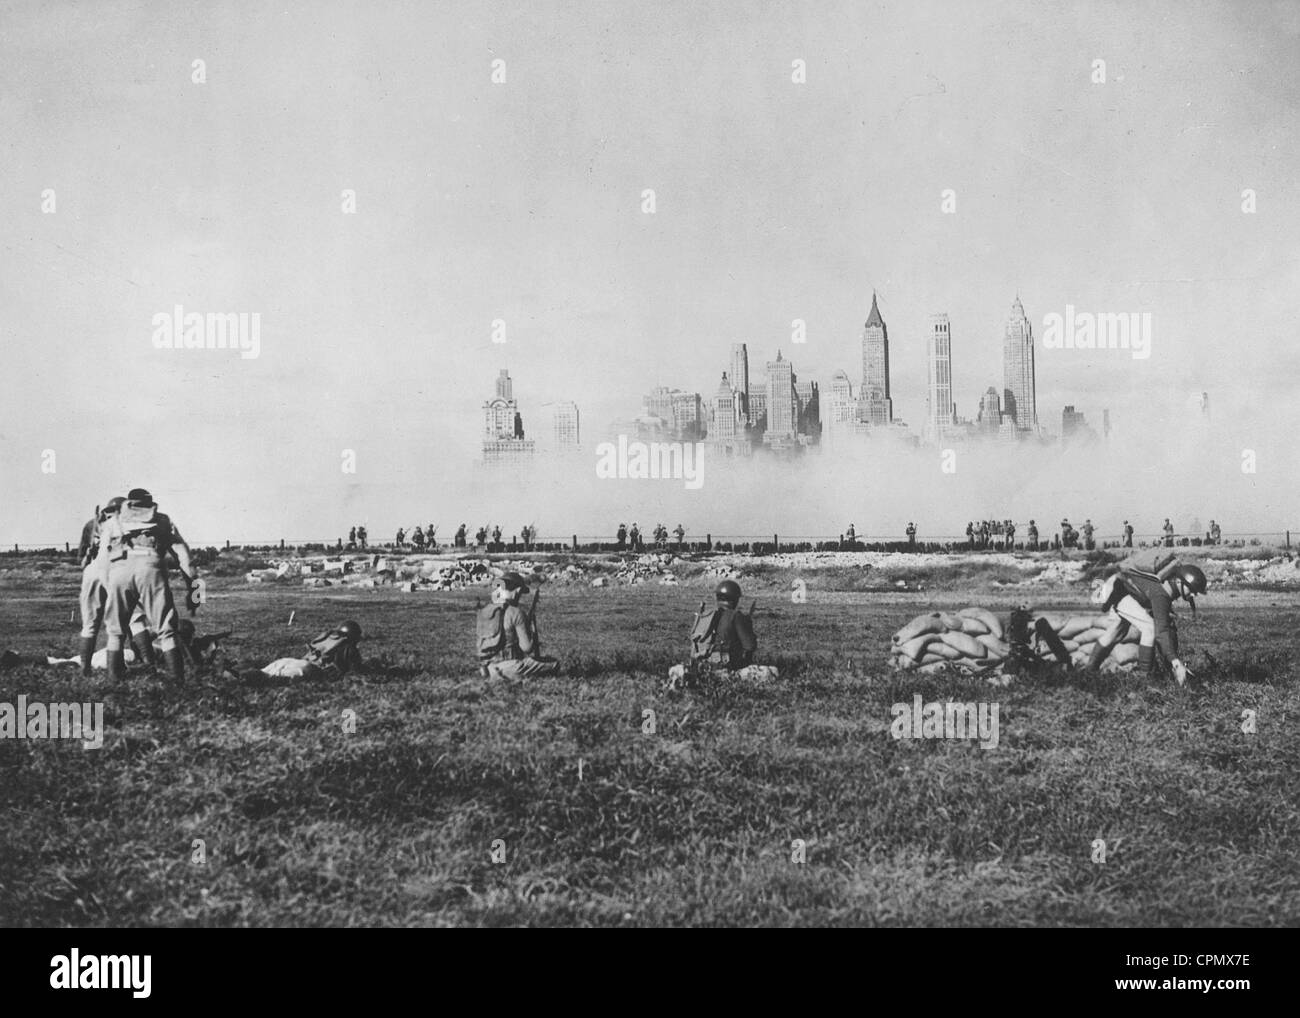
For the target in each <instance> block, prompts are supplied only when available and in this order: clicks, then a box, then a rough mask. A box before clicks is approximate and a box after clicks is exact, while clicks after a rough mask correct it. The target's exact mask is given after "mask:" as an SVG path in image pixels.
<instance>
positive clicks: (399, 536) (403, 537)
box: [396, 527, 406, 548]
mask: <svg viewBox="0 0 1300 1018" xmlns="http://www.w3.org/2000/svg"><path fill="white" fill-rule="evenodd" d="M405 540H406V531H405V530H403V529H402V528H401V527H398V528H397V541H396V545H397V547H399V548H400V547H401V546H402V542H403V541H405Z"/></svg>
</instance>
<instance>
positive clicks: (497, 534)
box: [492, 523, 501, 548]
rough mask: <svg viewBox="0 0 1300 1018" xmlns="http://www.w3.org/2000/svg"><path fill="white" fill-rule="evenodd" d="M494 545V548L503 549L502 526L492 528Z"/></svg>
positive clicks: (497, 525)
mask: <svg viewBox="0 0 1300 1018" xmlns="http://www.w3.org/2000/svg"><path fill="white" fill-rule="evenodd" d="M492 544H493V546H494V547H497V548H500V547H501V524H499V523H498V524H496V525H495V526H494V527H493V528H492Z"/></svg>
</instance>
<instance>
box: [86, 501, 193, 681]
mask: <svg viewBox="0 0 1300 1018" xmlns="http://www.w3.org/2000/svg"><path fill="white" fill-rule="evenodd" d="M100 539H101V540H103V541H107V542H108V551H107V555H108V584H107V586H108V655H107V657H108V672H109V677H110V678H112V679H113V680H114V681H118V680H120V679H122V678H123V677H124V675H125V662H124V660H123V653H122V651H123V644H122V641H123V638H124V637H125V634H126V632H127V630H128V628H129V626H130V620H131V613H132V612H133V611H134V610H135V608H136V605H139V606H140V607H141V608H143V610H144V616H145V619H146V621H147V623H148V626H149V630H150V631H151V632H153V633H154V634H155V635H156V637H157V646H158V650H160V651H161V652H162V656H163V660H164V661H165V662H166V664H167V670H168V672H169V673H170V674H171V678H172V681H173V682H176V683H180V682H181V681H182V680H183V679H184V677H185V664H184V659H183V657H182V656H181V653H180V650H179V649H178V648H177V646H176V605H175V603H174V602H173V601H172V592H171V588H170V587H169V586H168V585H167V555H168V553H169V552H171V553H173V554H175V556H176V562H177V564H178V565H179V566H180V569H181V575H182V576H184V578H185V582H186V586H187V588H188V594H189V597H188V598H187V600H188V601H189V602H190V604H191V605H193V600H192V598H193V594H194V586H195V580H196V579H197V577H198V571H197V570H196V569H195V568H194V566H193V564H192V563H191V562H190V549H189V546H188V545H187V544H186V543H185V540H184V538H182V537H181V535H180V532H179V531H178V530H177V529H176V527H175V525H173V523H172V521H171V520H170V519H169V518H168V517H167V516H166V515H164V514H163V513H160V512H158V506H157V505H156V504H155V502H154V500H153V496H152V495H150V494H149V492H147V491H146V490H145V489H143V488H133V489H132V490H131V491H130V492H128V493H127V496H126V504H125V505H123V506H122V508H121V509H120V510H119V511H118V513H117V515H115V516H113V517H110V518H109V519H107V520H106V521H105V523H104V530H103V533H102V535H101V538H100Z"/></svg>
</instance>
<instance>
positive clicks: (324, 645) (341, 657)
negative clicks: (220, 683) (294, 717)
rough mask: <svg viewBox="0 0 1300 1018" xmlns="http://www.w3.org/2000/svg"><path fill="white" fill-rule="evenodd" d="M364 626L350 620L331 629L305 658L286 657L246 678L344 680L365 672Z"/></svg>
mask: <svg viewBox="0 0 1300 1018" xmlns="http://www.w3.org/2000/svg"><path fill="white" fill-rule="evenodd" d="M360 642H361V624H360V623H359V622H353V621H352V620H350V619H349V620H348V621H347V622H344V623H343V624H342V625H341V626H339V627H338V628H337V629H327V630H326V631H325V632H323V633H321V634H320V636H318V637H316V639H314V640H312V641H311V643H309V644H307V654H306V656H305V657H282V658H277V659H276V660H275V661H272V662H271V663H270V664H269V665H267V666H266V667H265V668H261V669H255V670H254V671H253V672H252V673H246V674H245V676H244V677H245V678H251V679H254V680H256V679H259V678H272V679H341V678H343V676H345V675H347V674H348V673H349V672H359V671H361V669H362V662H361V651H360V650H359V649H358V647H357V644H358V643H360Z"/></svg>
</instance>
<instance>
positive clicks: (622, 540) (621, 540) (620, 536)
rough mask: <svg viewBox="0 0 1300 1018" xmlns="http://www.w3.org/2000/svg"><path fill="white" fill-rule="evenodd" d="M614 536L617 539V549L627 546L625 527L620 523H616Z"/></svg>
mask: <svg viewBox="0 0 1300 1018" xmlns="http://www.w3.org/2000/svg"><path fill="white" fill-rule="evenodd" d="M615 536H616V538H617V541H618V550H619V551H622V550H623V549H624V548H626V547H627V527H626V526H624V525H623V524H622V523H620V524H619V525H618V533H617V534H616V535H615Z"/></svg>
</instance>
